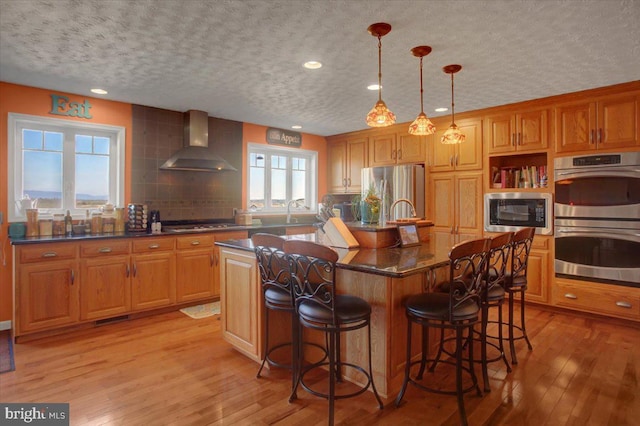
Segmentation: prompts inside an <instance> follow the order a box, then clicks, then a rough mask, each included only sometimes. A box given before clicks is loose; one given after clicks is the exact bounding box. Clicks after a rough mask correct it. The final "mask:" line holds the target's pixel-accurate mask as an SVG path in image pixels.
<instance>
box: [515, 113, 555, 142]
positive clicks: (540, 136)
mask: <svg viewBox="0 0 640 426" xmlns="http://www.w3.org/2000/svg"><path fill="white" fill-rule="evenodd" d="M515 144H516V145H515V146H516V150H517V151H534V150H538V149H545V148H547V146H548V145H549V110H548V109H546V108H545V109H541V110H534V111H525V112H522V113H519V114H516V137H515Z"/></svg>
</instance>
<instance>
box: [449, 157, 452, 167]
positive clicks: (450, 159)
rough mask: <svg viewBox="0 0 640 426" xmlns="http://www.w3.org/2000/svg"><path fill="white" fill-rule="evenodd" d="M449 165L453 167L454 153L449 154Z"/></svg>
mask: <svg viewBox="0 0 640 426" xmlns="http://www.w3.org/2000/svg"><path fill="white" fill-rule="evenodd" d="M449 165H450V166H451V167H453V155H451V156H449Z"/></svg>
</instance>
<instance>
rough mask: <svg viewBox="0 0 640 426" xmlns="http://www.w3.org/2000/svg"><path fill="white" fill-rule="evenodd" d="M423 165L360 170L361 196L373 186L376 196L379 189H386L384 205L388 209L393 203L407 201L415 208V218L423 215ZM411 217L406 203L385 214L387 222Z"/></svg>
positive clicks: (379, 193) (399, 204) (397, 205)
mask: <svg viewBox="0 0 640 426" xmlns="http://www.w3.org/2000/svg"><path fill="white" fill-rule="evenodd" d="M424 179H425V177H424V165H421V164H408V165H402V166H386V167H367V168H364V169H362V196H363V198H364V197H365V196H366V193H367V191H368V190H369V188H370V187H371V186H372V185H373V187H374V188H375V189H376V191H377V193H378V195H381V192H380V188H381V187H382V186H384V187H385V188H386V195H387V197H386V204H387V205H388V206H389V207H390V206H391V205H392V204H393V203H394V202H395V201H398V200H401V199H403V198H404V199H407V200H409V201H411V203H412V204H413V205H414V207H415V211H416V216H417V217H419V218H423V217H424V214H425V196H426V194H425V181H424ZM407 217H411V208H410V206H409V204H408V203H398V204H396V205H395V206H394V208H393V211H389V212H387V217H386V219H387V220H392V219H397V218H407Z"/></svg>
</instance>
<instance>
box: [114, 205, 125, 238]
mask: <svg viewBox="0 0 640 426" xmlns="http://www.w3.org/2000/svg"><path fill="white" fill-rule="evenodd" d="M115 214H116V224H115V230H114V232H115V233H116V234H124V222H125V221H124V208H123V207H118V208H117V209H116V213H115Z"/></svg>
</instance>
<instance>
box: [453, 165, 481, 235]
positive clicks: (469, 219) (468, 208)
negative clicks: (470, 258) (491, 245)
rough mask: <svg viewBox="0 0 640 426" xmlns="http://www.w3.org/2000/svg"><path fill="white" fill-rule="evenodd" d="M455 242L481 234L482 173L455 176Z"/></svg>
mask: <svg viewBox="0 0 640 426" xmlns="http://www.w3.org/2000/svg"><path fill="white" fill-rule="evenodd" d="M454 191H455V192H454V194H455V195H454V196H455V221H456V224H455V228H454V234H456V237H457V238H456V243H457V242H460V241H464V240H468V239H473V238H480V237H481V236H482V173H473V174H457V175H456V177H455V189H454Z"/></svg>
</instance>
